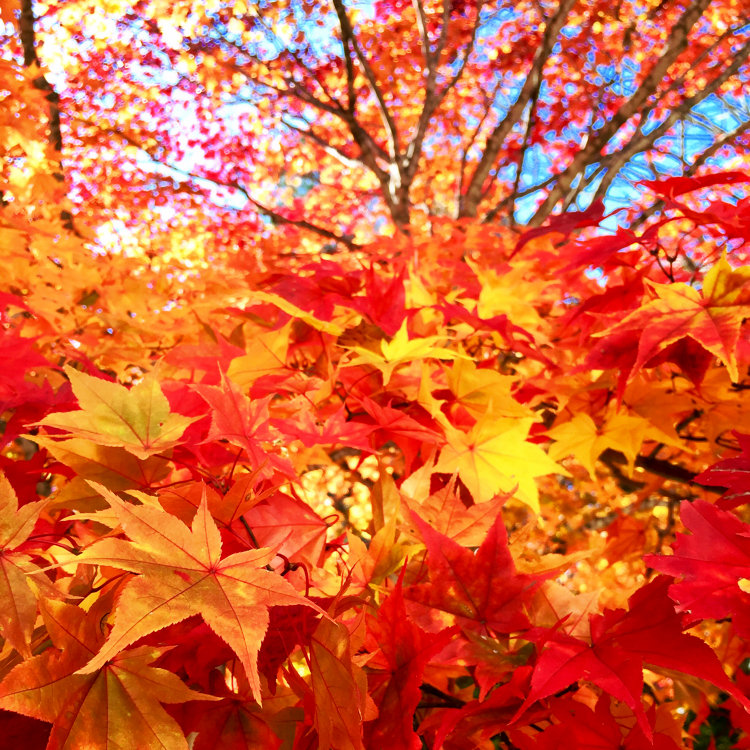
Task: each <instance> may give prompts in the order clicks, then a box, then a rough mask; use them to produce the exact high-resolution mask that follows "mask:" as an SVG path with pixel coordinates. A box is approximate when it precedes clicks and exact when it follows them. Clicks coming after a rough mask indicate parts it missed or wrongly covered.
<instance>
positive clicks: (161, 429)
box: [37, 367, 196, 459]
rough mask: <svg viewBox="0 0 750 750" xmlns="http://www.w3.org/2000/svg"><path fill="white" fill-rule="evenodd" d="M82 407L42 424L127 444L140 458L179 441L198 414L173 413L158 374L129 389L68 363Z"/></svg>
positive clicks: (95, 439)
mask: <svg viewBox="0 0 750 750" xmlns="http://www.w3.org/2000/svg"><path fill="white" fill-rule="evenodd" d="M65 373H66V374H67V376H68V378H69V379H70V384H71V386H72V388H73V393H74V395H75V397H76V398H77V399H78V405H79V406H80V407H81V410H80V411H68V412H56V413H54V414H48V415H47V416H46V417H45V418H44V419H43V420H42V421H41V422H38V423H37V424H39V425H41V426H44V427H55V428H57V429H60V430H66V435H65V437H81V438H86V439H87V440H92V441H93V442H95V443H97V444H98V445H104V446H110V447H120V448H125V450H127V451H128V452H130V453H132V454H133V455H134V456H136V457H137V458H140V459H145V458H148V457H149V456H153V455H154V454H155V453H160V452H161V451H164V450H167V449H169V448H172V447H174V446H175V445H178V444H179V442H180V437H181V436H182V433H183V432H184V431H185V428H186V427H187V426H188V425H189V424H191V423H192V422H194V421H195V419H196V418H194V417H185V416H183V415H181V414H171V413H170V411H169V401H167V397H166V396H165V395H164V394H163V393H162V390H161V388H160V387H159V382H158V381H157V379H156V377H154V376H153V375H151V374H149V375H146V377H144V378H143V380H141V382H140V383H138V384H137V385H134V386H133V387H132V388H130V389H128V388H126V387H125V386H124V385H120V384H119V383H110V382H109V381H107V380H101V379H100V378H95V377H93V376H91V375H86V374H84V373H82V372H78V370H74V369H73V368H72V367H66V368H65Z"/></svg>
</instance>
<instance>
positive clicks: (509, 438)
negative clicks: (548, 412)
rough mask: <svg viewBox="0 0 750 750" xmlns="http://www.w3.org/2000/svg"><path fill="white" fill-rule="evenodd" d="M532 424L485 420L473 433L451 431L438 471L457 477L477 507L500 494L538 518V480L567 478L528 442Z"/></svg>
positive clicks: (526, 420) (529, 422)
mask: <svg viewBox="0 0 750 750" xmlns="http://www.w3.org/2000/svg"><path fill="white" fill-rule="evenodd" d="M532 422H533V420H532V419H496V418H489V417H484V418H483V419H480V420H479V421H478V422H477V423H476V424H475V425H474V427H473V428H472V430H471V431H470V432H469V433H465V432H462V431H461V430H457V429H455V428H454V427H451V426H450V425H446V437H447V439H448V444H447V445H446V446H445V447H444V448H443V449H442V451H441V452H440V458H439V459H438V462H437V464H436V465H435V471H437V472H444V473H446V474H453V473H454V472H456V471H457V472H458V476H459V477H460V479H461V481H462V482H463V483H464V484H465V485H466V487H467V489H468V490H469V492H471V495H472V497H473V498H474V501H475V502H477V503H483V502H487V501H488V500H491V499H492V498H493V497H494V496H495V495H496V494H497V493H498V492H505V493H510V492H512V493H513V496H514V497H515V498H516V499H517V500H520V501H521V502H522V503H525V504H526V505H528V506H529V507H530V508H531V509H532V510H533V511H534V512H535V513H538V512H539V491H538V489H537V486H536V482H535V481H534V478H535V477H540V476H543V475H545V474H552V473H558V474H567V472H566V471H565V470H564V469H563V468H562V467H561V466H559V465H558V464H556V463H555V462H554V461H553V460H552V459H551V458H550V457H549V456H548V455H547V454H546V453H545V452H544V451H543V450H542V449H541V448H540V447H539V446H538V445H535V444H534V443H530V442H528V440H527V439H526V438H527V436H528V433H529V428H530V427H531V424H532Z"/></svg>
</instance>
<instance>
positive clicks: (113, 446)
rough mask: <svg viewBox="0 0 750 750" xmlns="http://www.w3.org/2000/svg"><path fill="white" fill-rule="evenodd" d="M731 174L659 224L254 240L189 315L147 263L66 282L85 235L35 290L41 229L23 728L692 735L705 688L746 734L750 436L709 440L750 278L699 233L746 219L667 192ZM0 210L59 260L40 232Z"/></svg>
mask: <svg viewBox="0 0 750 750" xmlns="http://www.w3.org/2000/svg"><path fill="white" fill-rule="evenodd" d="M740 179H742V180H746V179H747V178H746V177H745V176H744V175H736V174H732V175H723V176H720V177H717V178H714V181H713V183H712V182H710V181H708V180H703V181H701V182H695V181H693V182H687V183H683V182H679V181H674V180H668V181H666V182H663V183H658V184H651V185H649V186H648V187H649V188H650V189H653V190H655V191H657V192H658V194H659V195H660V196H661V197H662V198H663V199H664V200H665V201H666V202H667V203H668V204H669V207H670V210H672V211H673V214H668V216H667V218H665V219H664V220H662V221H660V222H658V223H655V224H653V225H651V226H650V227H648V228H647V229H645V230H644V231H643V232H642V233H641V234H636V233H634V232H630V231H626V230H619V231H618V232H616V233H615V234H609V235H605V234H603V233H599V234H597V235H596V236H589V237H586V236H585V234H586V231H588V230H589V228H590V227H593V226H595V225H596V224H597V223H598V222H599V221H600V219H601V218H602V217H601V213H600V212H599V213H597V211H596V210H594V211H591V212H589V213H588V214H586V215H574V216H573V217H572V218H571V216H570V215H568V216H566V217H564V218H562V219H559V220H553V222H552V223H550V224H549V225H548V226H546V227H545V228H544V229H543V230H535V231H534V232H533V233H530V234H528V235H526V236H525V237H524V238H523V239H522V240H521V241H516V240H514V239H513V237H512V236H511V235H510V234H509V233H505V230H502V229H498V228H493V227H475V226H456V225H454V224H452V223H448V222H446V224H445V225H444V226H442V227H438V229H439V233H438V234H437V235H436V236H435V237H430V238H428V239H421V240H420V239H417V238H415V239H412V240H408V241H407V240H406V239H399V240H383V241H382V242H381V243H379V244H378V246H377V247H372V248H370V249H369V251H368V252H369V255H367V256H365V255H364V254H363V255H360V256H359V257H358V258H355V257H351V258H346V259H344V260H342V261H341V262H340V263H334V262H332V261H321V262H317V263H311V264H310V265H308V266H303V267H301V268H296V269H288V270H286V271H284V270H283V269H277V270H276V271H275V272H274V273H269V274H266V275H264V276H262V277H259V276H258V275H257V273H255V272H250V271H247V270H243V268H242V265H241V262H235V263H234V264H233V265H232V266H225V267H222V268H218V269H217V270H215V271H214V272H211V271H210V270H207V271H206V272H205V274H204V275H203V276H202V277H200V278H195V279H193V280H192V281H191V280H187V281H185V282H181V283H184V286H185V287H186V288H189V289H188V291H185V292H184V293H183V295H182V298H183V299H184V300H185V302H184V304H185V305H191V306H192V313H194V314H188V313H187V310H186V307H182V308H179V307H178V308H177V309H172V308H174V305H170V304H169V301H170V299H172V296H171V295H172V294H173V291H174V290H173V288H172V287H171V286H170V285H171V284H172V283H173V282H172V281H170V280H166V281H165V280H164V279H162V278H160V277H150V276H149V275H148V274H146V273H145V272H144V273H142V274H140V275H138V274H135V275H132V276H131V275H129V272H128V266H127V261H126V260H125V259H122V260H121V261H118V260H117V259H114V260H113V259H111V258H109V259H105V260H104V261H102V263H101V265H98V263H99V260H97V259H89V261H88V262H89V267H88V269H87V275H86V277H85V278H84V279H77V278H75V274H74V273H72V272H71V270H70V269H71V268H72V269H76V268H77V267H78V266H77V265H76V263H78V264H79V265H80V264H82V263H83V261H82V258H83V257H84V253H85V250H84V249H83V248H82V247H79V248H78V249H76V248H75V247H74V246H73V245H71V246H70V247H67V248H59V249H58V252H59V254H60V255H62V254H63V253H67V254H68V255H66V256H65V257H64V261H63V262H59V263H56V264H54V266H53V267H52V268H51V269H48V275H47V278H46V280H45V282H44V284H42V285H39V286H34V285H32V284H31V283H30V282H31V280H32V279H33V274H34V273H36V271H34V270H33V269H34V264H33V263H32V264H31V269H32V270H30V269H29V263H28V257H29V252H31V251H29V252H27V249H26V248H24V250H23V251H22V252H21V251H19V254H18V256H14V257H12V259H11V260H12V262H11V264H10V265H9V270H8V276H9V280H8V281H7V286H6V287H5V288H4V289H3V290H2V297H0V305H1V307H2V313H1V322H2V326H0V351H6V352H11V353H12V362H13V366H12V367H6V368H4V369H3V370H2V372H0V404H1V406H0V411H1V412H2V417H3V427H4V431H3V433H2V447H3V451H2V455H1V456H0V468H1V469H2V471H3V473H4V478H3V479H2V481H0V504H1V506H2V507H1V508H0V548H1V549H2V553H0V568H1V569H2V577H1V578H0V633H1V634H2V637H3V639H4V641H3V643H4V645H3V649H2V651H0V677H1V678H2V680H1V681H0V708H2V709H5V710H6V712H7V713H5V714H4V729H3V731H5V732H7V733H8V734H9V735H12V733H13V732H16V733H18V731H19V724H18V722H20V721H25V719H21V717H22V716H23V717H31V718H32V719H34V720H38V721H40V722H47V723H48V724H47V725H34V727H33V728H30V727H29V726H28V725H26V724H23V725H21V726H23V731H24V732H28V733H29V734H28V735H27V736H28V737H32V736H33V737H40V738H41V737H44V739H42V740H41V741H40V743H39V745H38V746H40V747H41V746H42V744H43V743H44V742H45V741H47V737H46V735H47V733H49V740H48V745H47V747H49V748H78V747H87V748H88V747H91V748H98V747H112V746H118V747H137V748H152V747H153V748H156V747H159V748H170V749H172V748H175V749H177V748H180V749H182V750H184V749H185V748H187V747H188V746H190V747H192V748H194V750H204V749H206V748H217V747H220V748H227V749H229V748H295V749H302V748H316V747H318V748H324V749H326V748H331V749H333V750H350V749H356V748H380V747H386V746H387V747H391V748H393V749H394V750H397V749H398V748H409V749H412V748H413V749H414V750H417V749H418V748H420V747H422V746H424V745H423V743H426V745H427V746H428V747H430V748H434V750H439V749H440V748H445V750H465V749H466V748H472V747H476V748H485V747H487V748H491V747H495V746H498V743H500V746H503V743H504V746H506V747H517V748H521V749H522V750H527V749H528V750H537V749H538V750H544V749H545V748H557V747H561V746H563V745H565V746H568V747H576V748H589V747H590V748H613V749H614V748H621V747H625V748H628V749H632V750H636V749H638V750H640V749H641V748H659V749H660V750H669V748H680V747H685V742H687V741H689V740H690V737H691V736H693V735H695V733H696V732H698V730H699V729H700V721H699V719H700V717H701V716H703V717H705V715H706V710H707V709H705V708H704V706H705V705H708V704H707V703H705V701H704V703H701V699H702V696H703V695H704V694H705V695H708V696H709V698H710V702H711V705H718V704H721V705H722V706H723V707H724V708H725V709H726V710H727V711H728V712H729V713H730V715H731V718H732V722H733V727H734V731H735V732H736V733H737V735H738V736H740V735H741V736H742V737H743V739H742V740H741V742H742V743H744V744H741V745H738V746H743V747H744V746H747V743H748V741H749V740H748V738H750V718H749V717H748V715H747V714H746V712H745V711H746V710H748V709H750V701H748V699H747V698H746V692H747V688H748V678H747V676H746V674H745V672H744V671H743V669H742V666H743V664H744V660H745V659H746V658H747V657H748V655H749V653H750V640H749V639H750V622H748V619H747V613H748V604H750V602H749V601H748V595H749V594H748V591H750V584H749V583H748V581H749V580H750V573H749V572H748V571H750V546H749V545H750V543H748V541H747V540H748V537H749V536H750V525H749V524H748V519H746V518H745V517H744V515H743V511H744V506H745V505H746V502H745V500H746V498H747V495H748V493H750V443H749V442H748V441H750V438H749V437H747V436H743V435H739V436H736V439H738V440H739V441H740V443H739V448H740V449H741V453H740V452H739V451H738V452H737V453H731V452H730V453H729V454H728V455H725V457H724V458H723V459H722V460H721V461H719V462H718V463H716V459H717V455H716V450H717V449H718V448H720V447H721V446H722V445H724V444H727V441H728V440H732V433H731V429H732V428H733V427H736V426H737V425H738V424H739V422H740V420H741V419H742V418H744V417H745V416H746V415H747V414H748V411H750V406H749V405H748V403H747V399H745V398H744V394H745V393H746V392H747V390H746V389H747V388H748V386H749V385H750V382H748V377H747V368H748V362H749V360H750V347H748V335H747V334H748V329H747V324H746V322H745V321H746V319H747V318H748V317H749V316H750V267H748V266H746V265H743V262H744V261H745V260H746V256H745V255H744V254H743V251H742V250H735V251H734V252H732V253H730V254H725V255H720V252H719V251H718V250H717V247H718V246H719V245H720V243H719V242H712V241H709V240H707V239H706V237H707V236H709V237H710V236H711V233H714V235H715V237H716V238H717V239H719V240H722V238H723V240H726V239H727V238H729V239H733V238H736V237H739V236H741V237H742V238H743V239H745V235H744V234H742V232H743V231H744V230H743V228H742V221H741V217H740V218H737V216H736V215H735V214H734V213H732V212H730V211H729V209H727V208H726V207H724V204H723V203H721V202H720V201H714V202H713V203H711V204H709V205H706V204H700V203H699V202H698V201H696V202H694V203H693V204H690V205H688V204H683V203H681V202H680V203H678V202H677V200H676V199H677V197H678V196H680V194H683V193H687V192H689V191H692V190H694V189H698V188H706V187H712V185H715V184H718V183H719V182H731V181H733V180H740ZM675 227H678V230H675V231H673V229H674V228H675ZM0 231H4V232H6V233H7V232H10V231H13V232H16V233H17V234H19V235H22V236H24V237H25V238H26V241H28V242H29V243H32V244H29V245H28V246H27V247H28V248H33V252H36V253H37V256H34V255H33V252H31V257H37V258H38V253H39V248H40V247H43V246H44V245H43V242H44V240H43V239H39V231H40V230H39V229H38V228H35V227H34V226H20V228H19V227H18V226H17V227H16V228H13V229H12V230H10V229H7V228H4V229H2V230H0ZM582 231H583V235H581V232H582ZM33 243H36V244H33ZM47 249H49V246H47ZM76 253H78V255H76ZM363 259H365V260H364V262H362V261H363ZM387 259H388V260H387ZM105 261H106V262H105ZM118 263H119V264H120V265H118ZM358 263H359V265H358ZM112 264H114V268H112V267H111V266H112ZM589 267H594V268H596V269H597V271H596V272H595V273H589V274H587V273H585V271H586V269H587V268H589ZM55 274H56V275H55ZM96 274H100V276H99V277H98V280H97V277H96V276H95V275H96ZM140 284H142V285H143V286H142V287H141V288H139V286H138V285H140ZM82 285H86V286H85V287H84V288H82ZM160 285H161V286H160ZM147 290H149V293H150V294H151V297H150V302H149V303H147V304H146V303H141V304H142V307H141V308H139V309H138V310H137V311H136V312H134V311H133V310H132V309H128V308H127V307H126V309H125V310H123V306H126V305H130V304H131V303H133V300H135V299H137V298H138V297H139V294H142V293H144V292H146V291H147ZM64 295H67V297H65V296H64ZM144 297H146V298H148V295H144ZM50 300H51V301H50ZM131 313H132V314H131ZM105 330H106V331H108V334H107V335H106V336H105V335H103V332H104V331H105ZM96 331H100V332H102V336H101V337H99V336H97V335H95V333H96ZM91 332H93V333H91ZM156 342H159V345H157V344H156ZM139 344H140V348H139ZM139 355H140V356H139ZM6 361H11V358H10V357H7V358H6ZM729 445H730V446H731V447H734V445H733V443H729ZM696 446H697V447H696ZM712 465H713V466H712ZM709 467H711V468H709ZM656 469H659V470H660V471H661V474H662V475H663V474H667V473H668V469H671V470H672V473H673V479H672V480H665V479H664V478H663V477H659V476H657V475H656V474H653V478H649V477H650V475H649V474H648V472H649V471H650V470H656ZM678 469H679V470H680V471H682V473H683V475H684V476H682V477H681V476H680V475H679V472H678ZM699 471H703V473H702V474H700V475H699V476H697V477H696V478H694V480H693V481H692V483H686V482H685V481H682V483H681V484H680V482H678V481H677V480H679V479H681V478H682V479H683V480H684V479H685V477H686V476H689V477H690V478H693V477H694V476H695V474H696V473H697V472H699ZM641 480H644V481H641ZM628 482H629V483H630V484H629V485H628ZM624 486H626V487H627V488H628V489H627V490H626V489H624V488H623V487H624ZM717 486H719V487H725V488H728V489H727V492H726V494H725V495H724V496H723V497H722V498H721V499H720V500H719V501H718V503H717V504H711V503H710V502H708V500H707V499H705V498H708V497H711V493H710V491H704V490H702V489H701V487H714V488H715V487H717ZM681 493H682V494H681ZM701 493H702V494H703V495H704V499H700V498H699V497H698V496H699V495H700V494H701ZM714 494H715V493H714ZM696 498H698V499H696ZM681 499H683V500H684V501H683V502H682V505H681V514H680V515H681V518H682V524H683V525H684V530H685V533H680V534H679V535H678V538H677V541H676V543H675V545H674V553H673V554H672V555H671V556H668V555H665V554H663V553H664V551H665V550H663V549H662V542H663V541H664V542H668V541H669V539H670V534H671V533H672V531H673V528H674V523H675V520H674V517H673V512H674V510H675V507H674V506H675V505H676V504H677V503H679V501H680V500H681ZM508 530H510V531H511V532H512V533H511V536H510V538H509V535H508ZM603 532H604V533H603ZM644 553H648V556H647V557H646V558H645V562H644V559H643V555H644ZM646 566H648V567H646ZM655 571H656V573H659V574H658V575H657V574H656V573H655ZM690 710H692V711H693V713H694V715H695V717H696V719H695V721H693V722H692V723H691V724H689V725H688V726H687V727H684V726H683V723H684V716H685V715H686V712H687V711H690ZM702 711H703V713H701V712H702ZM49 725H51V729H50V728H49ZM43 727H44V728H43ZM32 732H33V734H32ZM188 737H190V738H191V739H190V745H189V744H188V740H187V739H186V738H188ZM24 745H25V746H26V747H31V745H30V744H29V743H28V742H24Z"/></svg>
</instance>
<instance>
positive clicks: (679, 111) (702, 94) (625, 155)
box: [594, 41, 750, 200]
mask: <svg viewBox="0 0 750 750" xmlns="http://www.w3.org/2000/svg"><path fill="white" fill-rule="evenodd" d="M748 57H750V41H748V42H746V43H745V44H744V45H743V46H742V47H741V48H740V49H739V50H738V51H737V52H736V53H734V55H733V57H732V62H731V63H730V65H728V66H727V67H726V68H724V70H723V71H722V72H721V73H720V74H719V75H718V76H716V77H715V78H714V79H713V80H711V81H710V82H709V83H708V84H707V85H706V86H704V87H703V88H702V89H701V90H700V91H698V92H697V93H695V94H693V96H691V97H689V98H687V99H685V100H684V101H683V102H682V103H681V104H680V106H678V107H674V108H673V109H672V110H671V111H670V113H669V115H667V117H665V118H664V120H663V121H662V122H661V123H659V125H658V126H656V127H655V128H653V129H652V130H650V131H649V132H648V133H647V134H641V135H640V136H638V135H637V134H636V135H634V136H633V138H631V139H630V141H628V143H627V144H626V145H625V146H623V147H622V148H621V149H620V150H619V151H617V152H614V153H612V154H608V155H607V156H606V157H604V158H603V159H602V160H601V164H602V165H603V166H605V167H606V169H607V173H606V174H605V175H604V177H603V179H602V181H601V183H600V184H599V186H598V187H597V190H596V193H595V194H594V200H596V199H597V198H602V197H603V196H604V194H605V193H606V191H607V190H608V189H609V187H610V185H611V184H612V182H613V180H614V179H615V178H616V177H617V174H618V173H619V171H620V170H621V169H622V167H623V166H624V165H625V164H626V163H627V162H628V161H629V160H630V159H632V157H633V156H635V155H636V154H639V153H642V152H643V151H645V150H646V149H648V148H651V147H652V146H653V144H654V143H655V142H656V140H657V139H658V138H661V137H662V136H663V135H664V134H665V133H666V132H668V131H669V129H670V128H671V127H672V126H673V125H674V124H675V123H676V122H677V121H678V120H680V119H684V118H686V117H687V115H688V113H689V112H690V110H691V109H693V108H694V107H695V106H696V105H698V104H700V102H702V101H703V100H704V99H706V98H707V97H708V96H710V95H711V94H713V93H715V92H716V91H717V90H718V89H719V88H720V87H721V86H722V84H724V83H725V82H726V81H727V80H729V79H730V78H731V77H732V76H733V75H735V74H736V73H737V72H738V70H739V69H740V67H741V66H742V65H743V63H744V62H745V61H746V60H747V59H748ZM646 117H647V115H646V114H645V113H644V117H643V121H644V122H645V120H646ZM640 130H641V133H643V124H642V125H641V128H640ZM706 158H708V157H706Z"/></svg>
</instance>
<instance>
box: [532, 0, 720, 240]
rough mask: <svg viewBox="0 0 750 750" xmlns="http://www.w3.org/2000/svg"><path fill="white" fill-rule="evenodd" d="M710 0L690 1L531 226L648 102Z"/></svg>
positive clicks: (680, 52) (559, 181)
mask: <svg viewBox="0 0 750 750" xmlns="http://www.w3.org/2000/svg"><path fill="white" fill-rule="evenodd" d="M710 2H711V0H693V2H692V3H690V4H689V5H688V7H687V8H686V10H685V12H684V13H683V14H682V16H681V17H680V18H679V19H678V21H677V23H675V25H674V26H673V27H672V30H671V32H670V35H669V39H668V40H667V45H666V49H665V51H664V53H663V54H662V56H661V57H660V58H659V59H658V60H657V61H656V63H655V64H654V66H653V67H652V68H651V70H650V71H649V72H648V74H647V75H646V77H645V78H644V79H643V81H642V82H641V84H640V86H639V87H638V88H637V90H636V91H635V93H634V94H633V95H632V96H631V97H630V99H628V100H627V101H626V102H625V103H624V104H623V105H622V106H621V107H620V108H619V109H618V110H617V112H615V114H614V115H613V116H612V117H611V118H610V119H609V120H608V121H607V122H606V123H605V124H604V125H602V127H601V128H599V130H597V131H596V132H595V133H594V134H593V137H592V138H590V139H589V141H588V143H587V144H586V146H585V148H582V149H581V150H580V151H579V152H578V153H577V154H576V156H575V157H574V158H573V160H572V161H571V162H570V164H569V165H568V167H567V168H566V169H565V170H564V171H563V172H561V173H560V174H558V176H557V184H556V185H555V187H554V188H552V190H550V192H549V194H548V195H547V197H546V198H545V200H544V202H543V203H542V205H541V206H540V207H539V209H538V211H537V212H536V213H535V214H534V216H533V217H532V219H531V221H530V222H529V226H539V225H541V224H542V223H543V222H544V220H545V219H546V218H547V217H548V216H549V215H550V214H551V213H552V211H553V210H554V208H555V206H556V205H557V203H558V201H560V199H561V198H562V197H563V196H564V195H565V194H566V193H567V191H568V190H569V189H570V186H571V184H572V183H573V180H574V179H575V177H576V176H577V175H578V174H579V173H580V172H581V171H582V169H583V168H584V167H585V166H586V165H587V164H589V163H590V162H591V161H592V159H595V157H596V156H597V155H598V154H599V152H600V151H601V149H602V148H604V147H605V146H606V145H607V143H608V142H609V140H610V139H611V138H612V136H613V135H614V134H615V133H616V132H617V131H618V130H619V129H620V127H621V126H622V125H623V124H624V123H626V122H627V121H628V120H629V119H630V118H631V117H633V116H634V115H635V114H637V113H638V112H639V111H640V110H641V109H642V107H643V106H644V105H645V104H646V102H647V100H648V99H649V98H650V97H651V96H652V95H653V94H654V93H655V91H656V89H657V88H658V86H659V84H660V83H661V81H662V80H663V79H664V76H665V75H666V73H667V71H668V70H669V68H670V67H671V65H672V64H673V63H674V62H675V60H677V58H678V57H679V56H680V55H681V54H682V52H683V51H684V50H685V48H686V47H687V44H688V35H689V33H690V30H691V29H692V28H693V26H694V25H695V24H696V23H697V21H698V19H699V18H700V17H701V16H702V15H703V12H704V11H705V10H706V8H707V7H708V5H709V4H710Z"/></svg>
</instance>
